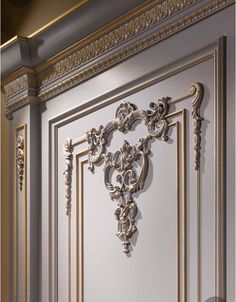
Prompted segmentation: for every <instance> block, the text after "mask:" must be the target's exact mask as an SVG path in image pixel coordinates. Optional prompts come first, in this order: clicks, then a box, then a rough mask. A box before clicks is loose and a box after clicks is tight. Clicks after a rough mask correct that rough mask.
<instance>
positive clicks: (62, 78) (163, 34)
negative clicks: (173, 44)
mask: <svg viewBox="0 0 236 302" xmlns="http://www.w3.org/2000/svg"><path fill="white" fill-rule="evenodd" d="M203 2H204V3H203ZM234 3H235V1H234V0H214V1H208V2H207V4H206V1H199V0H177V1H173V0H164V1H154V2H153V1H152V5H151V3H150V1H148V2H147V6H146V7H145V6H144V5H142V7H141V9H140V7H139V8H138V12H139V13H138V14H135V12H134V11H132V18H131V19H130V18H127V15H126V19H125V20H126V22H124V21H120V22H121V24H119V23H117V22H116V23H115V24H116V26H114V25H112V26H111V28H112V29H110V31H109V32H107V31H106V30H105V31H104V29H101V32H99V31H98V32H97V33H96V35H94V40H92V41H91V40H89V39H88V41H89V42H88V43H87V44H86V43H85V45H84V46H82V47H80V48H79V44H78V43H77V47H78V49H77V48H74V49H73V50H74V52H72V53H71V49H69V51H68V55H67V54H66V52H65V51H64V52H63V59H60V56H57V59H58V58H59V60H58V61H57V60H56V62H55V60H54V59H52V60H49V61H48V62H47V63H44V65H43V67H44V68H43V69H42V65H41V66H39V65H38V66H35V67H34V68H20V69H19V70H18V71H17V72H15V73H12V74H11V75H9V76H7V77H6V78H5V79H4V80H3V84H2V86H3V88H4V91H5V92H6V108H7V112H6V114H7V116H8V117H11V116H12V113H13V112H14V111H15V110H17V109H18V108H21V107H22V106H24V105H26V104H27V103H30V102H32V101H33V102H43V101H47V100H48V99H50V98H52V97H54V96H56V95H58V94H60V93H62V92H64V91H66V90H68V89H69V88H72V87H74V86H76V85H78V84H80V83H81V82H83V81H85V80H87V79H89V78H90V77H92V76H94V75H96V74H98V73H100V72H102V71H104V70H106V69H108V68H110V67H111V66H113V65H115V64H117V63H119V62H121V61H123V60H125V59H127V58H128V57H130V56H133V55H135V54H137V53H138V52H140V51H142V50H144V49H146V48H148V47H150V46H152V45H154V44H156V43H158V42H160V41H162V40H163V39H166V38H168V37H170V36H171V35H173V34H175V33H177V32H179V31H181V30H183V29H185V28H187V27H189V26H191V25H192V24H195V23H196V22H199V21H201V20H202V19H204V18H207V17H208V16H210V15H212V14H214V13H216V12H218V11H220V10H222V9H224V8H226V7H228V6H229V5H232V4H234ZM189 10H191V11H189ZM173 19H174V21H173ZM164 21H165V22H164ZM162 23H163V24H162ZM107 28H109V26H107ZM101 33H102V34H101ZM24 42H25V41H24Z"/></svg>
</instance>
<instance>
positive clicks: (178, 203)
mask: <svg viewBox="0 0 236 302" xmlns="http://www.w3.org/2000/svg"><path fill="white" fill-rule="evenodd" d="M179 125H180V124H179V122H176V144H177V146H176V196H177V203H176V209H177V214H176V215H177V216H176V217H177V221H176V224H177V225H176V235H177V272H178V280H177V302H180V190H179V185H180V181H179V166H180V165H179Z"/></svg>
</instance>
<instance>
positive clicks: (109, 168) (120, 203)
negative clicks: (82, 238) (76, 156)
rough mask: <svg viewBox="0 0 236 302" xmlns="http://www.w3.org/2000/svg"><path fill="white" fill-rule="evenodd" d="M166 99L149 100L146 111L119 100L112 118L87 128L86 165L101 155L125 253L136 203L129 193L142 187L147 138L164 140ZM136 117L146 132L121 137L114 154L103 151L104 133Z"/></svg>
mask: <svg viewBox="0 0 236 302" xmlns="http://www.w3.org/2000/svg"><path fill="white" fill-rule="evenodd" d="M169 100H170V99H169V98H168V97H164V98H162V99H159V100H158V101H157V102H155V103H154V102H153V103H150V109H149V110H147V111H145V110H140V109H137V108H136V106H135V105H134V104H131V103H129V102H122V103H121V104H120V105H119V106H118V108H117V110H116V115H115V119H114V120H113V121H111V122H109V123H108V124H107V125H106V126H105V127H103V126H100V127H99V128H98V130H96V129H94V128H93V129H91V130H90V131H88V132H87V142H88V145H89V153H88V162H89V169H90V170H92V171H94V164H95V163H98V162H99V161H100V160H101V159H102V158H103V159H104V161H105V167H104V182H105V186H106V188H107V190H108V192H109V195H110V197H111V199H113V200H116V201H117V209H116V211H115V216H116V218H117V220H118V228H117V236H118V237H119V238H120V239H121V241H122V244H123V245H124V252H125V253H129V246H130V241H129V240H130V238H131V237H132V236H133V234H134V233H135V232H136V230H137V227H136V225H135V217H136V214H137V206H136V204H135V202H134V199H133V194H134V193H136V192H138V191H140V190H142V188H143V186H144V183H145V180H146V176H147V172H148V155H149V153H150V151H149V141H150V140H152V139H154V138H162V140H163V141H167V140H168V129H169V127H168V121H167V119H166V115H167V114H168V111H169ZM137 120H141V121H143V122H144V124H145V125H146V126H147V130H148V135H147V136H146V137H144V138H141V139H140V140H139V142H138V143H137V144H135V145H130V144H129V142H128V141H124V144H123V145H122V147H121V148H120V151H117V152H115V153H114V154H112V153H110V152H108V153H106V145H107V139H108V136H109V135H110V134H111V133H112V132H113V131H114V130H119V131H121V132H123V133H126V132H127V131H129V130H130V129H131V127H132V124H133V123H134V122H135V121H137ZM137 164H140V171H139V172H138V171H137V168H136V165H137ZM115 172H116V173H117V175H116V184H113V183H112V180H111V178H112V175H113V174H114V173H115Z"/></svg>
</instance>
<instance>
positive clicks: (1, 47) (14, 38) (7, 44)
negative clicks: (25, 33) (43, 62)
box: [0, 35, 28, 50]
mask: <svg viewBox="0 0 236 302" xmlns="http://www.w3.org/2000/svg"><path fill="white" fill-rule="evenodd" d="M17 40H19V41H20V40H21V41H27V40H28V38H27V37H22V36H18V35H17V36H14V37H13V38H11V39H10V40H8V41H6V42H5V43H3V44H2V45H0V49H1V50H3V49H5V48H7V47H9V46H10V45H12V44H13V43H15V42H16V41H17Z"/></svg>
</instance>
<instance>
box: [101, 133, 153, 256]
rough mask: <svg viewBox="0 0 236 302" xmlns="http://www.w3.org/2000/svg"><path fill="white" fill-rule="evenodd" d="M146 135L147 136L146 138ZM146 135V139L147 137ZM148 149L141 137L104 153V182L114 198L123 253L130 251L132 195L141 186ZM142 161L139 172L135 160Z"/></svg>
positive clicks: (133, 214) (133, 227) (135, 211)
mask: <svg viewBox="0 0 236 302" xmlns="http://www.w3.org/2000/svg"><path fill="white" fill-rule="evenodd" d="M148 138H149V137H148ZM148 138H147V140H148ZM148 154H149V149H148V148H147V147H146V140H144V139H143V140H140V143H139V144H137V145H130V144H129V143H128V142H127V141H124V144H123V146H122V147H121V149H120V151H117V152H115V154H112V153H107V155H106V157H105V167H104V182H105V186H106V188H107V190H108V192H109V194H110V197H111V199H114V200H116V201H117V209H116V211H115V216H116V219H117V220H118V229H117V236H118V237H119V238H120V239H121V240H122V244H123V245H124V252H125V253H128V252H129V245H130V242H129V239H130V238H131V237H132V236H133V234H134V233H135V232H136V230H137V227H136V225H135V217H136V214H137V206H136V204H135V202H134V200H133V197H132V195H133V194H134V193H135V192H138V191H139V190H141V189H142V188H143V186H144V183H145V179H146V176H147V171H148ZM140 161H141V171H140V173H139V174H138V173H137V171H136V169H135V166H134V163H136V162H140ZM114 170H115V171H116V172H117V173H118V174H117V176H116V181H117V184H116V185H114V184H113V183H112V182H111V172H112V171H113V173H114Z"/></svg>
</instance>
